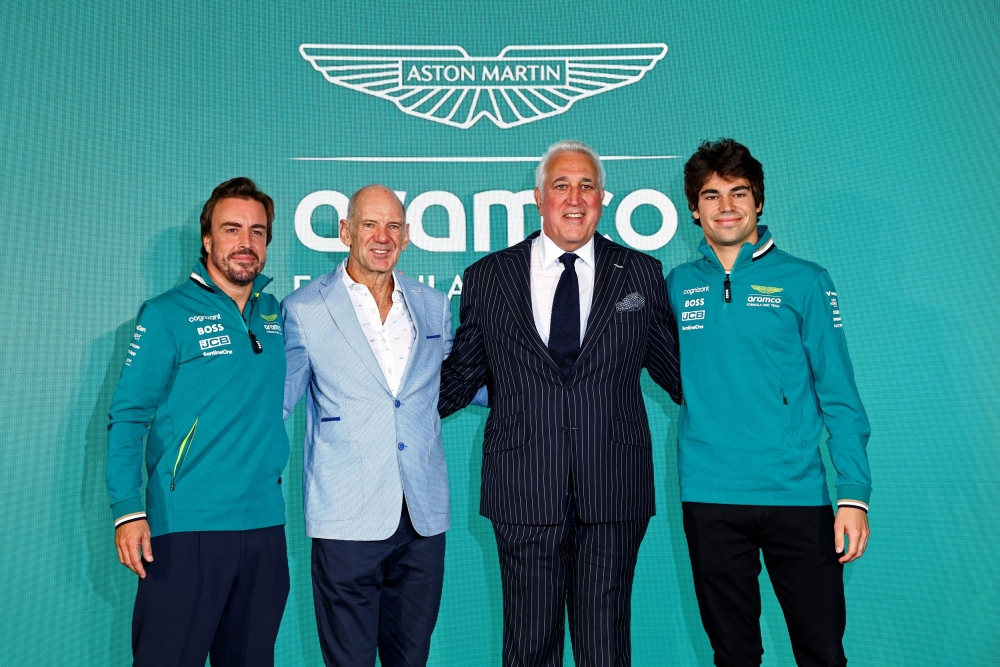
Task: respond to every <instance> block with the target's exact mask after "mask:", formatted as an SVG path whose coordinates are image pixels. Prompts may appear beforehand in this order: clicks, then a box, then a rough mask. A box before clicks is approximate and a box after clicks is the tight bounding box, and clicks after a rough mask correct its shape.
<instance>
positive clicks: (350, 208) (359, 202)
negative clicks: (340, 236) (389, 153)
mask: <svg viewBox="0 0 1000 667" xmlns="http://www.w3.org/2000/svg"><path fill="white" fill-rule="evenodd" d="M372 197H379V198H380V197H388V198H389V199H391V200H392V201H394V202H395V203H396V206H398V207H399V215H400V218H404V219H405V217H406V209H405V208H404V207H403V202H401V201H400V200H399V197H397V196H396V193H395V192H393V191H392V190H391V189H390V188H388V187H386V186H384V185H381V184H379V183H372V184H371V185H366V186H364V187H363V188H361V189H360V190H358V191H357V192H355V193H354V194H353V195H351V198H350V199H349V200H348V202H347V224H348V225H351V226H352V227H353V225H354V223H355V222H357V221H358V219H359V217H358V216H359V215H360V214H361V209H362V208H363V207H364V202H365V201H366V200H368V199H370V198H372Z"/></svg>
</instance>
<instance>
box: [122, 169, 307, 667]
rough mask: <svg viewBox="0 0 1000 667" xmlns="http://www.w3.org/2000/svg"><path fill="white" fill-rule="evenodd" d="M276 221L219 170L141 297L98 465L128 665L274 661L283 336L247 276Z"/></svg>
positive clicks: (255, 194)
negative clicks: (194, 225)
mask: <svg viewBox="0 0 1000 667" xmlns="http://www.w3.org/2000/svg"><path fill="white" fill-rule="evenodd" d="M273 220H274V203H273V201H272V200H271V198H270V197H268V196H267V195H266V194H264V193H263V192H260V191H259V190H258V189H257V187H256V186H255V185H254V183H253V181H251V180H250V179H248V178H235V179H233V180H231V181H227V182H225V183H223V184H221V185H220V186H218V187H217V188H216V189H215V191H214V192H213V193H212V196H211V198H210V199H209V200H208V202H207V203H206V204H205V207H204V209H203V211H202V214H201V234H202V245H203V247H202V259H201V260H200V261H199V262H198V263H196V264H195V266H194V271H193V272H192V273H191V277H190V279H188V280H186V281H185V282H184V283H183V284H181V285H179V286H177V287H175V288H174V289H172V290H170V291H168V292H165V293H164V294H161V295H159V296H157V297H155V298H153V299H150V300H149V301H147V302H146V303H144V304H143V305H142V307H141V308H140V309H139V315H138V317H137V319H136V326H135V332H134V333H133V335H132V339H131V341H130V343H129V349H128V356H127V357H126V358H125V366H124V368H123V369H122V374H121V378H120V379H119V381H118V388H117V389H116V390H115V395H114V398H113V399H112V403H111V411H110V415H109V417H110V423H109V425H108V465H107V482H108V494H109V495H110V496H111V510H112V513H113V515H114V519H115V546H116V547H117V548H118V558H119V560H120V561H121V562H122V563H123V564H124V565H125V566H126V567H128V568H129V569H131V570H132V571H134V572H135V573H136V574H138V575H139V577H140V579H139V588H138V591H137V593H136V600H135V609H134V612H133V616H132V651H133V655H134V658H135V664H136V665H197V666H198V667H202V666H203V665H204V664H205V658H206V657H207V656H208V655H209V654H211V659H212V665H213V667H218V666H219V665H273V664H274V641H275V639H276V637H277V634H278V626H279V625H280V623H281V616H282V613H283V612H284V608H285V601H286V599H287V597H288V588H289V579H288V559H287V555H286V550H285V532H284V523H285V505H284V499H283V497H282V493H281V486H279V485H280V484H281V477H280V475H281V471H282V470H283V469H284V467H285V464H286V462H287V461H288V438H287V436H286V435H285V427H284V424H283V422H282V412H281V411H282V400H283V395H284V379H285V348H284V341H283V336H282V328H281V320H280V318H279V309H278V301H277V299H275V298H274V297H273V296H272V295H270V294H265V293H263V292H262V290H263V288H264V286H265V285H267V284H268V283H269V282H270V279H268V278H267V277H265V276H263V275H260V272H261V270H262V269H263V268H264V262H265V260H266V254H267V244H268V243H270V241H271V224H272V221H273ZM143 439H145V440H146V443H145V462H146V471H147V473H148V478H149V479H148V482H147V484H146V503H145V505H144V504H143V501H142V492H141V491H142V462H143ZM154 554H155V558H154Z"/></svg>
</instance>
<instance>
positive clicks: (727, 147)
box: [684, 139, 764, 227]
mask: <svg viewBox="0 0 1000 667" xmlns="http://www.w3.org/2000/svg"><path fill="white" fill-rule="evenodd" d="M712 174H717V175H719V176H721V177H722V178H724V179H726V180H735V179H737V178H745V179H747V182H748V183H750V192H751V193H752V194H753V202H754V204H756V205H758V206H760V207H761V211H760V213H758V214H757V217H758V218H759V217H760V216H762V215H764V209H763V206H764V167H763V166H762V165H761V164H760V162H758V161H757V160H756V159H755V158H754V156H753V155H750V150H749V149H748V148H747V147H746V146H744V145H743V144H740V143H737V142H735V141H733V140H732V139H719V140H718V141H705V142H703V143H702V144H701V145H700V146H698V150H697V151H695V154H694V155H692V156H691V159H690V160H688V161H687V164H685V165H684V194H685V195H686V196H687V200H688V208H690V209H691V210H692V211H696V210H698V193H699V192H700V191H701V188H702V186H703V185H705V181H707V180H708V179H709V178H711V177H712ZM694 224H696V225H698V226H699V227H700V226H701V221H700V220H698V219H697V218H695V220H694Z"/></svg>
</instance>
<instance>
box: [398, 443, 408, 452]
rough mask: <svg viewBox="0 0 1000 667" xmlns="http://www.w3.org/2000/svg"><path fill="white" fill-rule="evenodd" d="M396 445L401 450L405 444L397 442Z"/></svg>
mask: <svg viewBox="0 0 1000 667" xmlns="http://www.w3.org/2000/svg"><path fill="white" fill-rule="evenodd" d="M396 447H398V448H399V451H403V450H404V449H405V448H406V445H404V444H403V443H399V444H398V445H396Z"/></svg>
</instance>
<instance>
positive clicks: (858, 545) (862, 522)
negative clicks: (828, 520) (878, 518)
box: [833, 506, 871, 563]
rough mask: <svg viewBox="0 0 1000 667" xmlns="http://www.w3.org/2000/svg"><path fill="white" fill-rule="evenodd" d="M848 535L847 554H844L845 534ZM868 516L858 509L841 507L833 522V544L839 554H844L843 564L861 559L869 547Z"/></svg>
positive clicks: (841, 560) (841, 559) (842, 557)
mask: <svg viewBox="0 0 1000 667" xmlns="http://www.w3.org/2000/svg"><path fill="white" fill-rule="evenodd" d="M845 532H846V533H847V541H848V544H847V553H844V533H845ZM870 532H871V531H870V530H869V529H868V514H867V513H866V512H865V511H864V510H861V509H858V508H857V507H847V506H844V507H840V508H838V509H837V517H836V518H835V519H834V522H833V544H834V546H835V547H836V549H837V553H838V554H840V553H842V554H844V555H843V556H841V558H840V562H841V563H850V562H851V561H852V560H857V559H858V558H861V556H862V554H864V553H865V548H866V547H867V546H868V535H869V534H870Z"/></svg>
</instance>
